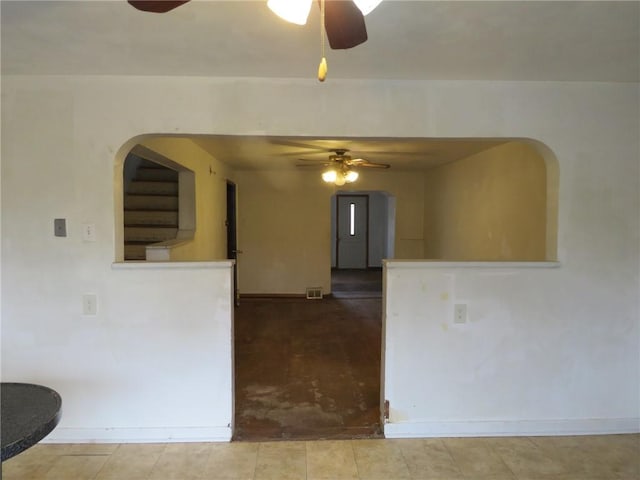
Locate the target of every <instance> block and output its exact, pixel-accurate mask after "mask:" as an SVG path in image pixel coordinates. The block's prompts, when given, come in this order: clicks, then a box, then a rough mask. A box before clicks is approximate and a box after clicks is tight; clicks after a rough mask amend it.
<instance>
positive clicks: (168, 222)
mask: <svg viewBox="0 0 640 480" xmlns="http://www.w3.org/2000/svg"><path fill="white" fill-rule="evenodd" d="M124 224H125V226H127V225H154V226H163V227H177V226H178V212H175V211H157V210H128V211H125V212H124Z"/></svg>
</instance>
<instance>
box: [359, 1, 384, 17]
mask: <svg viewBox="0 0 640 480" xmlns="http://www.w3.org/2000/svg"><path fill="white" fill-rule="evenodd" d="M381 1H382V0H353V2H354V3H355V4H356V6H357V7H358V8H359V9H360V11H361V12H362V14H363V15H367V14H368V13H371V12H372V11H373V9H374V8H376V7H377V6H378V5H379V4H380V2H381Z"/></svg>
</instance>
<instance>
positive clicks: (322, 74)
mask: <svg viewBox="0 0 640 480" xmlns="http://www.w3.org/2000/svg"><path fill="white" fill-rule="evenodd" d="M324 2H325V0H320V52H321V53H322V60H320V66H319V67H318V80H320V81H321V82H324V80H325V78H327V59H326V58H325V56H324V43H325V40H324Z"/></svg>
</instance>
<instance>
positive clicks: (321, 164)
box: [296, 159, 331, 168]
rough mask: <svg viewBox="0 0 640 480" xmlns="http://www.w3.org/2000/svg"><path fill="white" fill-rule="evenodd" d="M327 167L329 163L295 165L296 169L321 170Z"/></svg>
mask: <svg viewBox="0 0 640 480" xmlns="http://www.w3.org/2000/svg"><path fill="white" fill-rule="evenodd" d="M300 160H302V159H300ZM329 165H331V164H330V163H296V167H303V168H309V167H311V168H321V167H328V166H329Z"/></svg>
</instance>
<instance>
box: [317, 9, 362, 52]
mask: <svg viewBox="0 0 640 480" xmlns="http://www.w3.org/2000/svg"><path fill="white" fill-rule="evenodd" d="M319 1H320V0H319ZM324 28H325V30H326V31H327V38H328V39H329V46H330V47H331V48H333V49H334V50H339V49H346V48H353V47H355V46H357V45H360V44H361V43H364V42H366V41H367V27H366V26H365V24H364V15H362V12H361V11H360V9H359V8H358V7H357V6H356V4H355V3H353V0H325V13H324Z"/></svg>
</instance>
